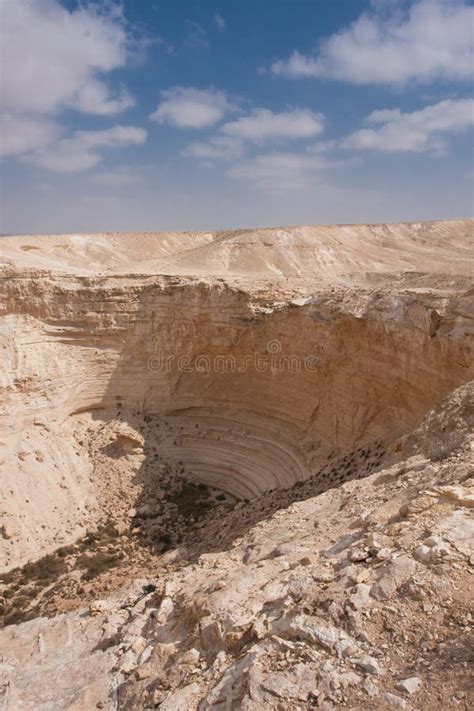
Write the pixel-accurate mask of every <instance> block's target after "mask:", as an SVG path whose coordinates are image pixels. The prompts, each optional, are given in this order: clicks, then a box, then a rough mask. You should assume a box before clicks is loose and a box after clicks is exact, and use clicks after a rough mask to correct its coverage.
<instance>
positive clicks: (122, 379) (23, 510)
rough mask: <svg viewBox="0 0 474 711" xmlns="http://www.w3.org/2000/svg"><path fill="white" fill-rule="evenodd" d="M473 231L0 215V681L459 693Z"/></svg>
mask: <svg viewBox="0 0 474 711" xmlns="http://www.w3.org/2000/svg"><path fill="white" fill-rule="evenodd" d="M473 242H474V241H473V237H472V222H470V221H468V220H464V221H462V220H460V221H453V222H442V223H419V224H405V225H371V226H338V227H300V228H296V227H295V228H285V229H266V230H254V231H237V232H228V233H207V234H156V235H115V234H114V235H112V234H107V235H69V236H35V237H8V238H2V242H1V244H2V287H1V288H2V302H1V303H2V307H1V308H2V313H1V316H2V326H1V328H2V349H1V356H0V358H1V360H2V364H1V372H2V400H1V403H2V413H1V423H2V425H1V429H2V438H1V442H0V461H1V464H2V482H1V486H2V491H1V497H2V498H1V502H2V503H1V509H2V524H1V525H2V537H1V539H0V551H1V560H0V566H1V567H2V570H3V576H2V581H1V584H0V592H1V593H2V595H3V602H2V603H1V608H0V610H1V611H2V614H3V616H4V621H5V625H6V626H5V628H4V630H3V631H1V632H0V648H1V649H2V652H1V654H2V657H3V659H2V660H0V675H1V676H2V682H1V683H2V684H3V685H2V686H1V691H0V693H1V694H3V696H0V698H1V699H2V701H3V704H4V707H5V708H6V709H9V710H12V711H13V710H15V711H16V710H17V709H19V708H21V709H29V708H31V709H33V708H34V709H48V710H49V709H66V708H67V709H91V708H105V709H139V708H143V709H148V708H150V709H152V708H161V709H182V710H184V709H189V710H191V709H198V708H199V709H206V708H216V709H219V708H222V709H234V708H235V709H237V708H238V709H240V708H243V709H262V708H268V709H290V708H291V709H299V708H301V709H305V708H311V707H320V708H326V709H330V708H339V707H348V708H353V709H359V708H360V709H380V708H392V707H393V708H396V707H401V708H419V709H423V708H428V706H430V707H433V708H443V709H446V708H468V705H469V693H470V691H471V692H472V689H471V690H470V689H469V684H468V679H469V677H468V663H469V654H468V651H469V638H468V627H469V625H470V622H471V617H470V613H469V607H468V605H469V599H468V589H469V588H468V585H469V575H470V573H472V564H473V562H474V558H473V554H474V551H473V550H472V532H473V531H472V526H473V523H472V510H471V509H472V506H473V496H474V492H473V491H472V485H473V477H474V469H473V439H472V432H473V428H472V425H473V410H474V408H473V390H472V385H471V384H469V381H470V380H472V374H473V370H474V367H473V363H474V358H473V339H472V319H473V314H474V308H473V305H474V299H473V288H472V286H473V282H472V277H473V271H474V268H473V259H472V257H473V253H474V243H473ZM470 566H471V567H470ZM441 671H443V672H445V673H444V674H441V673H440V672H441ZM448 672H449V673H448Z"/></svg>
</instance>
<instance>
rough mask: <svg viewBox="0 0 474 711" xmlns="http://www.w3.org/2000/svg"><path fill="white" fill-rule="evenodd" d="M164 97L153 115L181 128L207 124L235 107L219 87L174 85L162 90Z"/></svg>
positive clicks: (162, 121) (215, 120) (161, 120)
mask: <svg viewBox="0 0 474 711" xmlns="http://www.w3.org/2000/svg"><path fill="white" fill-rule="evenodd" d="M161 96H162V98H163V100H162V101H161V102H160V103H159V104H158V107H157V109H156V111H155V112H154V113H152V114H151V116H150V118H151V119H152V120H153V121H156V122H157V123H168V124H171V125H172V126H177V127H178V128H206V127H208V126H212V125H213V124H215V123H217V121H219V120H220V119H221V118H222V117H223V116H224V115H225V114H226V113H227V112H228V111H230V110H231V109H232V106H231V104H230V103H229V101H228V99H227V97H226V95H225V94H224V92H222V91H217V90H216V89H212V88H211V89H195V88H193V87H184V86H175V87H173V88H172V89H167V90H166V91H162V92H161Z"/></svg>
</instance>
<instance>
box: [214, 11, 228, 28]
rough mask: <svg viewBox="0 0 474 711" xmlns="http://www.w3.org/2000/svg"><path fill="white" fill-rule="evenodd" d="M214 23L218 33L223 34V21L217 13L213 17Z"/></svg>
mask: <svg viewBox="0 0 474 711" xmlns="http://www.w3.org/2000/svg"><path fill="white" fill-rule="evenodd" d="M214 22H215V23H216V26H217V29H218V30H219V32H223V31H224V30H225V24H226V23H225V19H224V18H223V17H222V15H219V13H218V12H216V14H215V15H214Z"/></svg>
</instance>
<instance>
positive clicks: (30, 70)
mask: <svg viewBox="0 0 474 711" xmlns="http://www.w3.org/2000/svg"><path fill="white" fill-rule="evenodd" d="M100 8H102V9H100ZM1 10H2V22H1V26H0V33H1V35H0V47H1V50H0V51H1V62H2V105H3V108H4V110H5V111H9V112H14V113H19V112H22V113H37V114H48V113H53V112H56V111H58V110H59V109H61V108H63V107H73V108H77V109H79V110H81V111H86V112H90V113H97V114H114V113H118V112H119V111H121V110H123V109H124V108H126V107H127V106H129V105H130V102H131V98H130V97H128V96H126V95H125V94H121V95H119V96H118V97H114V96H113V94H112V93H111V91H110V89H109V87H108V86H107V85H106V84H105V83H104V82H103V80H102V79H100V78H98V77H101V76H102V75H103V74H105V73H107V72H110V71H111V70H113V69H117V68H118V67H122V66H124V65H125V63H126V61H127V56H128V49H129V40H128V37H127V31H126V26H125V23H124V20H123V18H122V15H121V13H120V12H119V10H118V9H117V6H114V5H111V4H110V3H102V5H101V6H99V4H98V3H95V4H89V5H86V6H83V7H81V6H80V7H78V8H77V9H76V10H74V11H72V12H69V11H68V10H67V9H66V8H64V7H63V6H62V5H61V4H60V3H59V2H58V1H57V0H3V2H2V8H1Z"/></svg>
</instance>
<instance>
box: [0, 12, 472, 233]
mask: <svg viewBox="0 0 474 711" xmlns="http://www.w3.org/2000/svg"><path fill="white" fill-rule="evenodd" d="M0 35H1V36H0V53H1V57H0V59H1V65H0V67H1V68H0V84H1V113H0V122H1V124H0V125H1V130H0V137H1V143H0V152H1V154H2V166H1V175H0V233H3V234H19V233H29V234H31V233H62V232H68V233H75V232H102V231H162V230H196V231H197V230H211V229H222V228H237V227H251V226H277V225H294V224H321V223H324V224H327V223H360V222H362V223H365V222H372V223H373V222H388V221H404V220H421V219H448V218H455V217H468V216H471V215H472V214H473V212H474V211H473V195H474V190H473V188H474V160H473V143H472V138H473V134H472V130H473V125H474V99H473V92H472V89H473V85H472V79H473V57H474V52H473V44H474V4H473V2H470V1H468V0H412V1H410V0H123V1H122V2H115V1H112V0H101V1H99V2H97V1H96V2H87V0H82V1H81V2H78V1H77V0H0Z"/></svg>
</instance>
